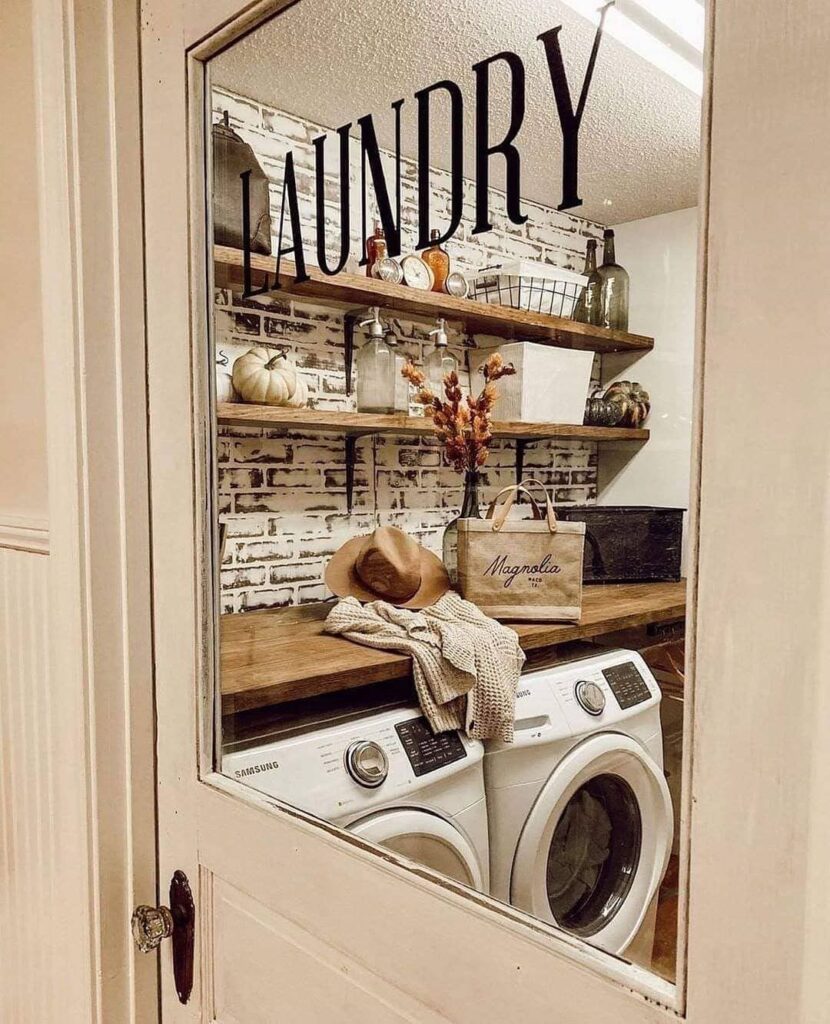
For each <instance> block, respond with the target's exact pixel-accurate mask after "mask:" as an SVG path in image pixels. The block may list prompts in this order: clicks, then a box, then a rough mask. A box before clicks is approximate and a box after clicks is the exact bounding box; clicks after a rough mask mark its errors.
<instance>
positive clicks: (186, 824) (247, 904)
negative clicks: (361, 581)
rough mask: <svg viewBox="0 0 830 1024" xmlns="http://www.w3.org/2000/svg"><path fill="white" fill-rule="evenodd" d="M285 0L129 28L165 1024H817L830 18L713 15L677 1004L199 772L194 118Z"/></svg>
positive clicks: (202, 10) (824, 1006)
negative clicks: (183, 915) (240, 48)
mask: <svg viewBox="0 0 830 1024" xmlns="http://www.w3.org/2000/svg"><path fill="white" fill-rule="evenodd" d="M300 2H301V3H314V0H300ZM277 6H278V4H274V3H270V4H269V3H266V4H264V5H262V4H253V5H245V6H244V7H239V6H238V4H237V3H235V2H233V0H209V2H196V0H145V2H144V3H143V11H142V62H143V74H142V78H143V116H144V145H145V151H144V168H145V170H144V178H145V204H146V205H145V218H146V251H147V259H146V282H147V329H148V380H149V429H150V464H151V484H152V487H151V490H152V532H153V563H154V570H153V571H154V580H153V589H154V628H155V669H156V692H157V716H158V722H157V740H158V769H157V771H158V817H159V872H160V876H159V881H160V889H161V891H162V892H164V891H165V889H166V885H167V879H168V878H169V877H170V875H171V874H172V872H173V871H174V870H175V869H182V870H184V871H185V872H186V873H187V874H188V876H189V877H190V880H191V882H192V883H193V887H194V891H195V895H196V901H197V914H198V927H197V956H196V982H195V987H194V991H193V995H192V997H191V1000H190V1002H189V1004H188V1005H187V1006H186V1007H185V1006H182V1005H180V1003H179V1002H178V1000H177V998H176V995H175V992H174V989H173V983H172V971H171V965H170V959H171V954H170V949H169V943H168V944H166V946H165V947H164V948H163V950H162V965H161V983H162V990H163V1020H164V1021H165V1024H179V1022H184V1021H197V1020H202V1021H213V1020H216V1021H220V1022H222V1024H259V1022H266V1021H267V1022H272V1021H285V1022H290V1024H304V1022H318V1021H319V1022H328V1021H332V1022H335V1021H336V1022H338V1024H341V1022H342V1024H348V1022H352V1021H361V1022H366V1021H371V1022H373V1024H374V1022H382V1021H424V1022H432V1021H435V1022H437V1021H453V1022H465V1024H467V1022H469V1024H496V1022H498V1024H506V1022H513V1021H527V1022H535V1021H549V1020H558V1021H567V1022H574V1024H578V1022H584V1024H605V1022H607V1024H611V1022H613V1024H634V1022H637V1024H649V1022H658V1021H668V1020H670V1019H672V1018H673V1017H674V1016H675V1015H676V1014H678V1013H679V1014H681V1015H682V1016H684V1017H685V1018H687V1019H688V1020H690V1021H691V1022H692V1024H720V1022H722V1021H726V1020H729V1021H732V1022H739V1024H742V1022H746V1024H749V1022H752V1024H785V1022H786V1024H798V1022H805V1024H806V1022H808V1021H809V1022H810V1024H814V1022H821V1021H825V1020H830V1011H829V1010H828V1005H830V1000H828V999H827V998H826V992H825V991H823V989H824V988H825V985H824V979H825V976H826V970H825V966H826V961H825V945H826V943H825V936H824V931H825V930H826V922H827V920H828V909H830V908H828V899H830V897H828V887H827V886H826V879H825V878H824V877H823V876H824V865H825V864H826V863H827V860H828V857H830V826H829V825H828V822H829V821H830V815H828V812H827V808H828V806H830V803H828V800H827V796H828V789H829V788H830V783H828V779H830V714H828V713H827V712H828V710H830V709H828V707H827V704H828V701H830V697H828V693H830V688H828V687H827V686H826V685H824V680H823V676H822V674H821V671H820V669H821V666H826V665H827V664H828V662H830V588H829V587H828V585H827V580H828V578H830V531H829V530H828V526H827V523H828V511H830V507H829V506H828V491H827V482H828V480H830V455H829V454H828V452H830V448H828V443H827V439H828V436H830V434H829V433H828V428H827V416H826V408H827V396H826V387H827V381H828V379H830V374H828V369H830V366H829V365H828V358H829V357H828V352H830V346H828V344H827V340H826V337H825V334H826V329H825V327H824V320H825V319H826V318H825V317H824V316H823V315H822V305H823V298H824V292H825V291H826V290H827V289H826V285H825V283H824V281H823V279H822V278H823V271H822V269H821V268H823V267H827V266H830V244H828V236H827V233H826V227H825V225H826V223H827V220H828V215H829V214H830V209H828V205H830V200H829V199H828V192H827V181H826V178H827V173H826V167H827V157H828V154H830V146H829V145H828V132H827V125H828V124H830V109H829V108H830V62H828V61H827V53H828V51H830V10H828V9H827V8H826V6H825V5H824V4H822V3H819V2H818V0H790V2H788V3H786V4H782V3H781V2H780V0H729V2H726V0H718V3H717V5H716V7H715V6H714V5H713V9H712V11H711V14H712V17H711V18H710V22H711V28H710V37H711V38H710V43H711V44H712V47H713V48H712V53H711V54H710V59H711V61H712V62H713V63H712V66H713V74H712V81H713V87H712V89H711V95H710V103H711V116H710V117H709V120H708V127H707V140H708V141H709V149H708V152H709V159H708V160H706V161H705V167H706V171H705V182H704V200H703V203H702V209H703V225H702V226H703V232H702V237H703V245H702V256H701V268H702V273H701V295H700V311H701V324H702V327H701V331H700V334H701V340H700V346H699V350H700V354H699V366H698V369H699V375H700V379H699V384H700V386H699V389H698V390H699V395H698V403H697V417H698V423H697V428H698V444H697V455H696V458H697V460H698V465H697V468H696V470H695V474H694V475H695V477H696V478H697V479H698V481H699V495H698V505H697V507H696V509H695V510H694V525H693V530H695V531H696V530H698V529H699V531H700V542H699V545H698V559H699V571H698V573H697V574H696V577H695V578H694V580H693V582H692V584H691V595H690V596H691V597H692V599H693V605H694V607H695V613H694V622H693V625H694V628H695V642H694V645H693V651H692V658H691V660H692V666H691V667H692V669H693V675H694V699H693V700H689V702H688V707H689V723H688V724H689V727H690V728H691V729H692V731H693V744H689V745H687V746H689V747H691V748H692V750H693V757H692V759H691V764H689V765H687V766H686V767H687V772H691V785H690V786H687V787H686V788H687V790H689V791H690V793H691V795H690V797H689V799H688V800H687V804H686V808H685V812H684V813H685V821H684V840H683V864H682V879H681V881H682V884H683V886H684V888H688V891H689V893H690V898H689V901H688V904H686V903H685V902H684V909H683V911H682V912H681V932H682V935H681V947H682V949H683V953H682V954H681V963H680V970H679V978H680V982H679V985H678V988H677V989H676V990H674V989H672V988H670V987H669V986H666V985H663V984H660V983H657V982H654V981H653V980H651V979H650V978H649V977H648V976H646V975H645V974H643V973H642V972H638V971H637V970H635V969H631V968H628V967H626V966H625V965H622V964H621V963H620V962H618V961H614V960H612V959H610V958H607V957H604V956H603V955H602V954H599V953H596V952H592V951H590V950H588V949H587V948H586V947H583V946H580V945H579V944H578V943H575V942H570V941H568V940H566V939H563V938H562V937H561V936H558V935H556V934H555V933H554V932H553V931H552V930H551V929H548V928H547V927H545V926H543V925H540V924H538V923H534V922H532V921H530V920H529V919H527V918H524V917H523V916H522V915H521V914H518V913H516V912H513V911H510V910H508V909H506V908H504V907H501V906H499V905H497V904H495V903H492V902H490V901H488V900H487V899H484V898H479V899H471V898H470V897H469V896H467V895H465V893H464V892H463V890H460V889H457V888H455V887H453V886H452V885H450V884H447V883H443V884H440V885H439V884H436V883H435V882H434V881H433V880H430V879H428V878H426V877H424V875H423V873H419V874H415V873H413V872H411V871H409V870H407V869H406V868H405V867H404V866H403V865H402V864H401V863H398V862H397V861H396V859H395V858H394V857H389V856H387V857H385V858H383V859H381V858H380V857H379V856H377V855H376V853H375V852H374V851H373V850H372V849H371V848H370V847H369V846H367V845H365V844H363V843H362V842H360V841H359V840H358V839H356V838H354V837H352V838H347V837H345V836H344V835H342V834H341V833H339V832H338V831H337V830H336V829H334V828H332V827H329V826H325V825H321V824H320V823H319V822H316V821H313V820H311V819H310V818H308V817H307V816H306V815H304V814H302V813H299V812H296V811H293V810H291V809H289V808H286V807H283V806H280V805H278V804H276V803H275V802H273V801H270V800H268V799H267V798H265V797H261V796H256V795H253V794H252V793H251V792H250V791H249V790H247V789H245V788H244V787H242V786H240V785H237V784H236V783H234V782H232V781H229V780H228V779H225V778H223V777H220V776H218V775H216V774H214V773H213V771H212V765H211V763H210V754H209V750H208V747H207V745H206V744H205V743H204V737H206V736H208V735H209V733H210V728H211V720H212V711H211V705H210V703H209V700H208V694H207V690H206V687H205V686H203V681H204V678H205V675H206V667H207V666H208V665H209V664H210V652H211V643H212V640H211V636H210V632H209V630H208V631H206V630H205V629H204V628H203V626H204V623H203V615H204V604H203V601H202V598H201V594H202V580H200V578H199V566H200V565H201V564H202V555H201V552H202V543H203V535H204V527H205V523H204V514H205V495H204V487H203V484H202V482H201V481H202V463H201V459H202V457H203V445H204V443H205V431H204V420H203V417H204V397H203V395H202V394H201V384H200V381H201V380H202V375H201V371H202V369H203V368H202V367H200V365H199V359H198V357H197V358H196V360H195V363H194V362H193V361H192V356H191V353H192V352H197V353H198V351H199V348H198V346H197V345H195V344H194V339H198V338H199V337H201V336H202V332H203V331H204V328H205V316H206V312H205V310H206V304H205V302H204V295H203V282H204V280H205V276H204V270H205V256H204V238H203V232H202V230H201V229H200V228H199V225H200V224H201V223H202V214H203V210H202V208H201V200H200V188H201V187H202V185H201V180H202V165H201V163H200V161H201V150H200V147H199V143H198V139H197V138H196V136H197V135H198V132H196V133H194V132H192V131H188V127H187V126H188V124H189V123H190V124H193V123H195V122H194V121H193V118H194V117H198V116H200V115H199V111H200V109H201V107H200V104H201V89H202V65H201V61H203V60H204V59H205V58H206V57H208V56H209V55H210V54H212V53H214V52H216V51H217V49H218V48H219V47H221V46H222V45H225V44H227V43H228V42H230V41H231V40H232V39H233V38H235V37H236V35H237V34H238V33H239V32H241V31H243V30H244V29H245V27H246V26H251V25H253V24H255V23H256V22H257V20H258V19H260V18H262V17H264V16H265V15H266V14H270V13H272V12H273V10H274V9H275V8H276V7H277ZM393 10H394V8H393ZM482 17H486V5H482ZM320 29H321V31H325V29H326V26H320ZM712 41H713V42H712ZM188 104H189V105H190V106H189V107H188ZM811 268H815V270H811Z"/></svg>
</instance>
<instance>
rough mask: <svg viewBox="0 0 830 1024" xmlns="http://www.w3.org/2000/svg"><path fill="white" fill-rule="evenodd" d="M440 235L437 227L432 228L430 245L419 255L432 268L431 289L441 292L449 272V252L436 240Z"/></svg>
mask: <svg viewBox="0 0 830 1024" xmlns="http://www.w3.org/2000/svg"><path fill="white" fill-rule="evenodd" d="M440 237H441V232H440V231H439V230H438V228H433V229H432V231H431V232H430V239H431V240H432V245H431V246H430V248H429V249H425V250H424V252H423V254H422V256H421V259H422V260H423V261H424V263H426V264H427V266H428V267H430V269H431V270H432V275H433V282H432V290H433V291H434V292H443V291H444V290H445V286H446V283H447V278H448V277H449V274H450V254H449V253H448V252H447V250H446V249H442V248H441V245H440V244H439V242H438V239H439V238H440Z"/></svg>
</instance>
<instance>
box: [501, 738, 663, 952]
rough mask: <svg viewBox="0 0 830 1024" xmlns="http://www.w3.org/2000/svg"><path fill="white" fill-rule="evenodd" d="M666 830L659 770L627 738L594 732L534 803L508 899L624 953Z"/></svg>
mask: <svg viewBox="0 0 830 1024" xmlns="http://www.w3.org/2000/svg"><path fill="white" fill-rule="evenodd" d="M672 834H673V815H672V806H671V797H670V796H669V788H668V786H667V784H666V780H665V779H664V777H663V773H662V771H661V770H660V768H659V767H658V765H656V764H655V763H654V761H652V759H651V758H650V757H649V756H648V754H647V753H646V752H645V751H644V750H643V748H642V747H641V746H640V745H639V744H638V743H636V742H635V741H634V740H632V739H631V738H630V737H628V736H622V735H618V734H615V733H601V734H600V735H598V736H593V737H591V738H590V739H587V740H585V742H584V743H581V744H580V745H579V746H578V747H576V748H574V749H573V750H572V751H571V752H570V753H569V754H568V755H567V756H566V757H564V758H563V759H562V761H561V762H560V763H559V765H558V766H557V767H556V769H555V771H554V772H553V774H552V775H551V777H550V778H549V779H548V781H547V782H546V783H545V785H544V787H543V788H542V791H541V793H540V794H539V796H538V797H537V799H536V802H535V804H534V805H533V808H532V810H531V812H530V814H529V815H528V818H527V821H526V822H525V825H524V828H523V829H522V834H521V836H520V837H519V843H518V846H517V848H516V856H515V858H514V861H513V872H512V875H511V881H510V902H511V903H512V904H513V905H514V906H515V907H519V908H520V909H522V910H526V911H527V912H529V913H531V914H533V915H534V916H535V917H538V918H541V919H542V920H543V921H549V922H551V923H552V924H556V925H558V926H559V927H560V928H562V929H564V930H565V931H567V932H570V933H571V934H573V935H578V936H580V937H582V938H585V939H587V940H589V941H590V942H591V944H592V945H595V946H598V947H599V948H601V949H605V950H607V951H608V952H609V953H622V952H623V950H624V949H625V948H626V946H628V944H629V943H630V942H631V940H632V939H633V938H634V936H635V935H636V934H637V931H638V929H639V927H640V925H641V924H642V921H643V918H644V917H645V914H646V911H647V910H648V906H649V903H650V902H651V899H652V897H653V896H654V894H655V893H656V892H657V888H658V886H659V885H660V882H661V880H662V878H663V874H664V872H665V870H666V865H667V864H668V859H669V854H670V853H671V844H672Z"/></svg>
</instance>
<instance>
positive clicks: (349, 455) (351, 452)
mask: <svg viewBox="0 0 830 1024" xmlns="http://www.w3.org/2000/svg"><path fill="white" fill-rule="evenodd" d="M369 436H371V434H370V433H366V434H346V437H345V453H346V511H347V512H349V513H351V511H352V505H353V504H354V467H355V462H356V461H357V442H358V441H359V440H360V439H361V438H362V437H369Z"/></svg>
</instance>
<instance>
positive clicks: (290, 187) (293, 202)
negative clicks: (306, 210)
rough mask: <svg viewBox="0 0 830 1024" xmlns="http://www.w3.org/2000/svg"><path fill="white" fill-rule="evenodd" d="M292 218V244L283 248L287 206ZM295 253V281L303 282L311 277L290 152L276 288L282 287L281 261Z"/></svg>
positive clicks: (283, 188)
mask: <svg viewBox="0 0 830 1024" xmlns="http://www.w3.org/2000/svg"><path fill="white" fill-rule="evenodd" d="M286 205H287V206H288V215H289V217H290V218H291V245H287V246H285V247H284V248H283V244H282V231H283V227H284V226H285V207H286ZM290 252H293V253H294V267H295V271H296V273H295V278H294V280H295V282H296V284H302V282H303V281H308V280H309V277H308V274H307V273H306V269H305V253H304V252H303V235H302V231H301V229H300V206H299V203H298V201H297V179H296V177H295V175H294V154H293V153H291V152H289V153H288V155H287V156H286V158H285V177H284V178H283V184H282V209H281V210H280V237H279V242H278V243H277V280H276V282H275V285H274V288H275V290H276V289H278V288H279V287H280V261H281V260H282V258H283V256H287V255H288V254H289V253H290Z"/></svg>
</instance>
